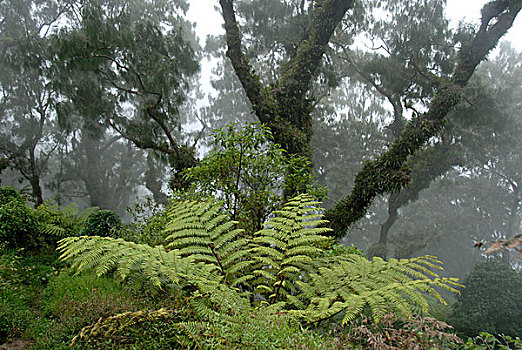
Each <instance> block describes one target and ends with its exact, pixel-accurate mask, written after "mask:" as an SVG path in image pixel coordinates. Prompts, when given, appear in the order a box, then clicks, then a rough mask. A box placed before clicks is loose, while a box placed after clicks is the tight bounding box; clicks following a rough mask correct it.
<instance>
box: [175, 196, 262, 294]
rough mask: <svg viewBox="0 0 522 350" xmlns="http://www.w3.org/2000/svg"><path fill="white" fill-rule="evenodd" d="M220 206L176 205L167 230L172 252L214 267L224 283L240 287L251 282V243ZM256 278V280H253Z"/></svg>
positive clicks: (187, 203)
mask: <svg viewBox="0 0 522 350" xmlns="http://www.w3.org/2000/svg"><path fill="white" fill-rule="evenodd" d="M221 207H222V205H221V203H216V202H212V201H208V202H196V201H190V202H189V201H187V202H180V203H178V204H176V205H174V206H173V207H172V208H171V209H170V211H169V213H168V217H169V223H168V224H167V226H166V228H165V233H166V238H165V240H166V241H167V242H169V244H168V246H167V247H169V248H173V249H179V253H180V255H181V256H182V257H192V258H193V259H194V261H196V262H202V263H205V264H210V265H213V266H215V268H216V270H217V271H219V274H220V275H221V276H223V277H224V281H225V283H228V284H230V285H238V279H241V281H243V282H245V281H247V280H249V279H251V278H249V277H247V278H245V275H249V266H250V265H251V264H252V260H251V259H248V258H246V255H247V254H248V251H249V246H250V242H249V241H248V240H247V239H246V238H244V237H242V236H241V234H242V233H243V230H240V229H235V228H234V226H235V225H236V224H237V222H236V221H233V220H230V219H229V217H228V216H227V215H225V214H223V212H222V210H221ZM252 277H253V276H252Z"/></svg>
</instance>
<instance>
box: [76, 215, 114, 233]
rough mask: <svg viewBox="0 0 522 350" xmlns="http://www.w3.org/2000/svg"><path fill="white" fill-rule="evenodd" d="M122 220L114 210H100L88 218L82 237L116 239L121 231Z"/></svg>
mask: <svg viewBox="0 0 522 350" xmlns="http://www.w3.org/2000/svg"><path fill="white" fill-rule="evenodd" d="M121 228H122V224H121V219H120V217H119V216H118V214H116V213H115V212H113V211H112V210H98V211H96V212H94V213H92V214H91V215H89V217H88V218H87V220H86V221H85V225H84V226H83V229H82V230H81V232H80V234H81V235H82V236H102V237H115V236H117V234H118V231H119V230H121Z"/></svg>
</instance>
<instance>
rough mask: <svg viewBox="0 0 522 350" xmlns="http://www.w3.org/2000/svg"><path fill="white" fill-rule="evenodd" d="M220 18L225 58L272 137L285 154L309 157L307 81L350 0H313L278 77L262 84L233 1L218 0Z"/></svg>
mask: <svg viewBox="0 0 522 350" xmlns="http://www.w3.org/2000/svg"><path fill="white" fill-rule="evenodd" d="M219 3H220V5H221V9H222V14H223V19H224V21H225V31H226V41H227V46H228V50H227V57H228V58H229V59H230V61H231V62H232V65H233V67H234V71H235V72H236V74H237V76H238V78H239V81H240V82H241V84H242V86H243V88H244V89H245V92H246V95H247V97H248V99H249V101H250V103H251V105H252V109H253V111H254V112H255V114H256V115H257V117H258V118H259V120H260V121H261V122H262V123H263V124H265V125H266V126H268V127H270V129H271V130H272V133H273V135H274V142H276V143H279V144H280V145H281V146H282V147H283V148H284V149H286V150H287V151H288V153H289V154H298V155H304V156H307V157H311V148H310V140H311V137H312V118H311V112H312V110H313V107H312V97H311V96H309V90H310V82H311V80H312V79H313V78H314V76H315V71H316V69H317V67H318V66H319V63H320V62H321V59H322V57H323V55H324V53H325V51H326V47H327V45H328V43H329V41H330V38H331V37H332V35H333V32H334V30H335V28H336V27H337V25H338V24H339V22H340V21H341V20H342V18H343V17H344V15H345V13H346V11H348V9H350V8H351V7H352V6H353V0H320V1H316V3H315V5H314V9H313V11H312V14H311V16H312V18H311V21H310V25H309V26H308V28H307V29H306V35H305V37H306V40H303V41H301V42H300V43H299V44H298V46H297V51H296V54H295V55H294V56H293V57H292V58H291V59H290V60H289V61H288V62H287V63H286V64H285V65H284V66H283V67H282V69H281V72H280V77H279V79H278V80H277V81H276V82H275V83H274V84H272V85H271V86H264V85H263V84H262V83H261V81H260V80H259V76H258V75H257V74H256V73H255V72H254V70H253V68H252V66H251V65H250V63H249V61H248V59H247V57H246V55H245V53H244V50H243V47H242V44H241V32H240V30H239V26H238V23H237V21H236V16H235V12H234V6H233V4H234V1H233V0H220V1H219Z"/></svg>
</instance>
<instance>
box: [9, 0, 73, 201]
mask: <svg viewBox="0 0 522 350" xmlns="http://www.w3.org/2000/svg"><path fill="white" fill-rule="evenodd" d="M69 6H70V4H69V2H66V1H63V2H62V1H56V2H53V3H52V4H47V5H45V4H43V2H41V1H29V0H24V1H3V2H2V3H0V10H1V11H0V22H1V23H2V26H1V28H0V51H1V52H0V55H1V57H0V59H1V60H2V65H1V68H0V89H1V92H2V97H1V99H0V102H1V103H0V119H1V121H0V125H1V131H0V151H1V152H2V159H1V160H0V174H1V172H2V171H3V170H5V169H6V168H8V167H10V168H13V169H16V170H17V171H19V172H20V173H21V175H22V176H23V177H24V178H25V179H26V180H27V181H28V182H29V184H30V186H31V190H32V197H33V200H34V202H35V203H36V205H40V204H41V203H43V190H42V184H41V177H42V175H43V173H44V172H45V170H46V166H47V162H48V160H49V157H50V156H51V153H52V152H53V151H54V149H55V148H56V146H55V144H54V141H53V135H52V125H53V123H54V117H53V107H54V105H55V103H56V98H57V94H56V92H55V90H54V89H53V88H52V86H51V83H50V78H49V73H50V57H49V55H48V49H49V46H48V45H49V43H48V33H49V32H50V28H51V27H52V26H53V25H54V23H55V22H56V21H58V19H59V18H60V17H61V16H62V15H63V14H64V12H65V11H67V10H68V8H69Z"/></svg>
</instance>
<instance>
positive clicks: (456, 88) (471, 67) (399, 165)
mask: <svg viewBox="0 0 522 350" xmlns="http://www.w3.org/2000/svg"><path fill="white" fill-rule="evenodd" d="M487 6H488V5H486V6H485V8H486V7H487ZM521 7H522V0H517V1H509V2H503V5H502V6H501V8H497V9H496V12H495V15H494V16H492V17H488V19H487V21H485V19H483V21H482V22H483V25H482V26H481V27H480V29H479V31H478V32H477V33H476V34H475V37H474V39H473V41H472V42H471V44H470V45H467V46H463V47H462V49H461V51H460V53H459V60H458V62H457V67H456V69H455V72H454V74H453V76H452V78H451V80H450V81H449V82H448V83H445V84H441V86H440V87H439V89H438V90H437V92H436V94H435V96H434V97H433V99H432V101H431V103H430V107H429V110H428V111H427V112H426V113H425V114H424V115H421V116H419V117H417V118H415V119H414V120H412V121H411V122H409V123H408V124H407V125H406V127H405V128H404V130H403V132H402V133H401V136H400V137H399V138H398V139H397V140H395V142H394V143H393V144H392V146H391V147H390V149H389V150H388V151H387V152H385V153H383V154H382V155H381V156H380V157H378V158H377V159H375V160H374V161H371V162H367V163H365V164H364V166H363V168H362V170H361V171H360V172H359V173H358V174H357V176H356V178H355V185H354V187H353V190H352V192H351V194H350V195H349V196H347V197H346V198H344V199H343V200H341V201H340V202H339V203H338V204H337V205H336V206H335V207H334V208H333V209H331V210H329V211H327V212H326V214H325V219H327V220H329V221H330V225H331V227H332V228H333V229H334V230H335V231H336V235H337V236H343V235H344V233H345V232H346V230H347V229H348V228H349V226H350V225H352V224H353V223H355V222H356V221H357V220H359V219H361V218H362V217H363V216H364V215H365V213H366V210H367V209H368V207H369V206H370V204H371V203H372V201H373V199H374V198H375V197H376V196H378V195H383V194H386V193H390V192H396V191H399V190H400V189H401V188H403V187H404V186H406V185H407V184H408V183H409V182H410V178H411V176H410V171H409V169H408V168H407V167H406V163H407V161H408V159H409V157H410V156H411V155H413V154H415V153H416V152H417V151H418V150H419V149H421V148H422V147H423V146H424V145H425V144H426V143H427V142H428V141H429V139H430V138H431V137H433V136H436V135H438V134H439V133H440V132H441V131H442V129H443V127H444V118H445V117H446V116H447V114H448V113H449V112H450V111H451V110H452V109H453V108H454V107H455V106H456V105H457V104H458V103H459V102H460V101H461V99H462V92H463V87H464V86H465V85H466V84H467V82H468V80H469V79H470V77H471V76H472V74H473V72H474V71H475V68H476V67H477V66H478V64H479V63H480V62H481V61H482V60H483V59H484V58H485V57H486V55H487V54H488V53H489V52H490V51H491V50H492V49H493V48H494V47H495V46H496V44H497V43H498V40H499V39H500V38H501V37H502V35H504V34H505V33H506V32H507V30H508V29H509V28H510V27H511V25H512V24H513V21H514V19H515V17H516V15H517V14H518V13H519V12H520V9H521ZM483 12H484V11H483ZM483 14H484V13H483ZM494 18H496V19H497V22H496V23H495V24H494V25H492V26H489V27H488V25H484V23H485V22H487V23H488V24H489V23H490V22H491V20H492V19H494Z"/></svg>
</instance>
